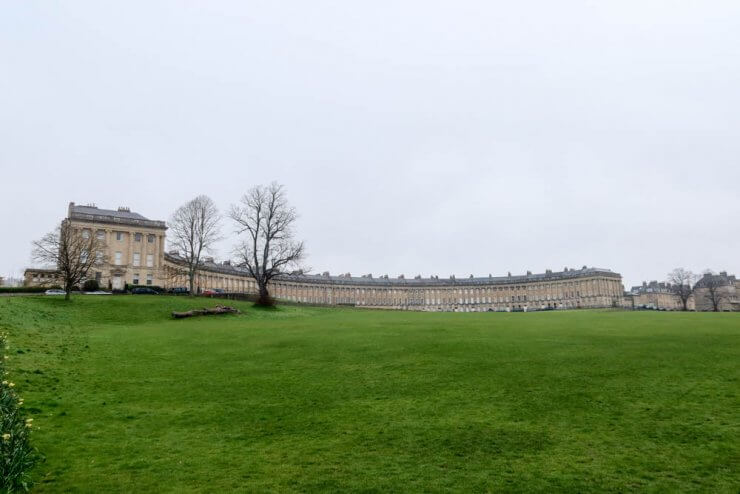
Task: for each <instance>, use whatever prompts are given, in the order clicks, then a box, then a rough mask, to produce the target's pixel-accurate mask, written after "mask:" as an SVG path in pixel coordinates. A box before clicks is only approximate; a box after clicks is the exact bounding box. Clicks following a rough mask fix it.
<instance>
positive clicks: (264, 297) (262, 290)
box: [257, 282, 275, 307]
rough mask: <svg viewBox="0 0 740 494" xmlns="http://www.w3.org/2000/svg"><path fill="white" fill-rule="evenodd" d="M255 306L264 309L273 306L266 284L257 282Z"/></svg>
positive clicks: (273, 302)
mask: <svg viewBox="0 0 740 494" xmlns="http://www.w3.org/2000/svg"><path fill="white" fill-rule="evenodd" d="M257 305H262V306H264V307H272V306H273V305H275V301H274V300H273V299H272V297H270V292H269V291H267V284H266V283H262V282H259V297H258V298H257Z"/></svg>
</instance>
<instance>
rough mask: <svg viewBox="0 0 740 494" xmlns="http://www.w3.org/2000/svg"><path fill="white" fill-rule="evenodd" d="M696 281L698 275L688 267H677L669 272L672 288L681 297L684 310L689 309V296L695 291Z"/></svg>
mask: <svg viewBox="0 0 740 494" xmlns="http://www.w3.org/2000/svg"><path fill="white" fill-rule="evenodd" d="M695 281H696V275H695V274H694V273H692V272H691V271H689V270H688V269H684V268H676V269H674V270H673V271H671V272H670V273H668V282H669V283H670V284H671V290H672V291H673V293H675V294H676V295H677V296H678V298H679V299H681V304H682V306H683V310H688V303H689V298H690V297H691V294H692V293H693V292H694V288H693V284H694V282H695Z"/></svg>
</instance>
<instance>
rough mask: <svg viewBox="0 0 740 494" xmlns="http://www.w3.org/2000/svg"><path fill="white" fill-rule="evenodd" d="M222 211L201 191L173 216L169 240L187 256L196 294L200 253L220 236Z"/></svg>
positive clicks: (186, 262) (189, 275) (192, 291)
mask: <svg viewBox="0 0 740 494" xmlns="http://www.w3.org/2000/svg"><path fill="white" fill-rule="evenodd" d="M220 223H221V215H220V214H219V212H218V209H217V208H216V205H215V203H214V202H213V201H212V200H211V198H210V197H208V196H205V195H201V196H198V197H196V198H195V199H192V200H190V201H188V202H186V203H185V204H183V205H182V206H180V207H179V208H178V209H177V210H176V211H175V212H174V213H173V215H172V218H170V224H169V227H170V229H169V235H170V243H171V244H172V245H173V246H175V248H177V250H178V251H179V252H181V253H182V257H183V259H184V260H185V265H186V271H187V273H186V274H187V277H188V283H189V285H190V294H191V295H194V293H195V292H194V286H193V285H194V280H195V274H196V273H197V271H198V269H199V268H200V266H201V255H202V254H204V253H206V252H211V251H212V249H213V247H214V245H215V243H216V242H218V241H219V240H220V239H221V233H220Z"/></svg>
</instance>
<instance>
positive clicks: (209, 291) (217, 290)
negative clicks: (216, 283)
mask: <svg viewBox="0 0 740 494" xmlns="http://www.w3.org/2000/svg"><path fill="white" fill-rule="evenodd" d="M219 293H224V291H223V290H221V289H220V288H208V289H206V290H203V295H218V294H219Z"/></svg>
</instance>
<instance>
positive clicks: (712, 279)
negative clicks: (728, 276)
mask: <svg viewBox="0 0 740 494" xmlns="http://www.w3.org/2000/svg"><path fill="white" fill-rule="evenodd" d="M727 284H728V283H727V280H725V279H724V278H723V276H722V275H717V274H715V273H713V272H712V271H710V270H707V271H705V272H704V276H703V277H702V278H701V279H700V280H699V281H698V282H697V284H696V288H697V292H699V291H701V292H703V296H704V300H706V301H707V302H709V304H710V305H711V306H712V310H713V311H714V312H719V310H720V308H721V305H722V302H723V301H724V300H725V299H726V298H727V292H726V287H727ZM702 289H703V290H702Z"/></svg>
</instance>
